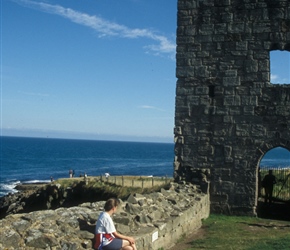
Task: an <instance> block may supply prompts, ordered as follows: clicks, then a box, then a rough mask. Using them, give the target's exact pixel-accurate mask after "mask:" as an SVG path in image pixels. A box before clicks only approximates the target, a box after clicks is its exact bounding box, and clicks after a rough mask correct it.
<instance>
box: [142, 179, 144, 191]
mask: <svg viewBox="0 0 290 250" xmlns="http://www.w3.org/2000/svg"><path fill="white" fill-rule="evenodd" d="M143 189H144V180H143V179H142V190H143Z"/></svg>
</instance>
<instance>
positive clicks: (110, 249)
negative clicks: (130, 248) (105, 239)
mask: <svg viewBox="0 0 290 250" xmlns="http://www.w3.org/2000/svg"><path fill="white" fill-rule="evenodd" d="M122 244H123V240H122V239H116V238H115V239H113V240H112V241H111V243H110V244H108V245H106V246H103V249H104V250H117V249H121V248H122Z"/></svg>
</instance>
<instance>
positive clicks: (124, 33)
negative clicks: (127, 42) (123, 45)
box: [14, 0, 176, 56]
mask: <svg viewBox="0 0 290 250" xmlns="http://www.w3.org/2000/svg"><path fill="white" fill-rule="evenodd" d="M14 1H15V2H17V3H19V4H21V5H24V6H25V7H29V8H33V9H36V10H40V11H43V12H46V13H50V14H54V15H59V16H62V17H64V18H66V19H69V20H71V21H72V22H74V23H77V24H80V25H83V26H87V27H89V28H91V29H93V30H95V31H97V32H98V33H99V36H100V37H102V36H118V37H123V38H131V39H133V38H134V39H135V38H147V39H151V40H153V41H155V42H157V44H153V45H148V46H145V48H146V49H148V50H150V51H153V52H154V53H157V54H160V53H163V54H164V53H165V54H170V55H171V56H172V54H173V53H175V48H176V45H175V43H174V42H173V41H171V40H169V39H168V38H167V37H165V36H162V35H157V34H155V33H154V32H153V31H151V30H149V29H131V28H129V27H127V26H125V25H122V24H118V23H115V22H111V21H108V20H105V19H103V18H101V17H98V16H95V15H93V16H92V15H88V14H86V13H82V12H79V11H76V10H73V9H70V8H64V7H62V6H60V5H52V4H47V3H44V2H35V1H30V0H14Z"/></svg>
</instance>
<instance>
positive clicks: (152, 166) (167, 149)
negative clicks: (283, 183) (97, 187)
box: [0, 136, 290, 197]
mask: <svg viewBox="0 0 290 250" xmlns="http://www.w3.org/2000/svg"><path fill="white" fill-rule="evenodd" d="M0 140H1V161H0V170H1V173H0V197H1V196H4V195H6V194H8V193H13V192H16V190H15V187H16V185H18V184H21V183H37V182H50V180H51V177H52V178H53V179H60V178H68V177H69V171H70V170H73V171H74V172H75V176H76V177H78V176H81V175H82V176H83V175H84V174H87V175H88V176H100V175H104V174H105V173H109V174H110V175H111V176H114V175H115V176H116V175H117V176H121V175H133V176H156V177H173V172H174V170H173V163H174V144H173V143H159V142H129V141H106V140H85V139H59V138H57V139H53V138H36V137H33V138H31V137H11V136H1V137H0ZM260 167H261V168H263V167H267V168H269V167H271V168H289V167H290V152H289V151H287V150H286V149H283V148H280V147H279V148H276V149H273V150H271V151H269V152H268V153H267V154H266V155H265V156H264V158H263V159H262V161H261V163H260Z"/></svg>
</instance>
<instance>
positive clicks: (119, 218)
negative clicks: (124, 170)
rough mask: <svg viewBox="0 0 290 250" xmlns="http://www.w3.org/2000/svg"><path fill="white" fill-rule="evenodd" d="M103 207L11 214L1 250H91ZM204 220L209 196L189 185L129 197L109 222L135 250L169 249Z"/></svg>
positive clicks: (0, 227)
mask: <svg viewBox="0 0 290 250" xmlns="http://www.w3.org/2000/svg"><path fill="white" fill-rule="evenodd" d="M104 203H105V201H99V202H87V203H83V204H81V205H79V206H74V207H69V208H64V207H61V208H57V209H55V210H51V209H49V210H42V211H34V212H30V213H21V214H10V215H8V216H6V217H5V218H4V219H2V220H1V221H0V235H1V239H0V250H4V249H5V250H6V249H7V250H14V249H27V250H30V249H47V250H48V249H51V250H58V249H59V250H60V249H70V250H77V249H92V246H93V241H94V225H95V222H96V220H97V218H98V216H99V214H100V212H101V211H102V210H103V206H104ZM208 215H209V198H208V195H207V194H205V193H203V192H201V191H200V189H198V188H197V186H194V185H192V184H184V183H183V184H176V183H172V184H171V187H170V189H169V190H165V189H162V190H161V192H155V193H151V194H137V193H136V194H132V195H130V197H129V198H128V199H127V200H126V201H123V202H122V203H121V207H120V208H119V211H118V213H117V214H116V215H115V216H114V217H113V220H114V222H115V224H116V228H117V230H118V231H119V232H121V233H123V234H127V235H132V236H133V237H135V238H136V244H137V247H138V249H139V250H149V249H160V248H163V249H168V248H169V246H172V245H173V244H174V243H175V242H176V241H177V240H178V238H180V237H181V235H184V234H187V233H189V232H191V231H194V230H196V229H198V228H199V227H200V226H201V220H202V219H203V218H207V217H208Z"/></svg>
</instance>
